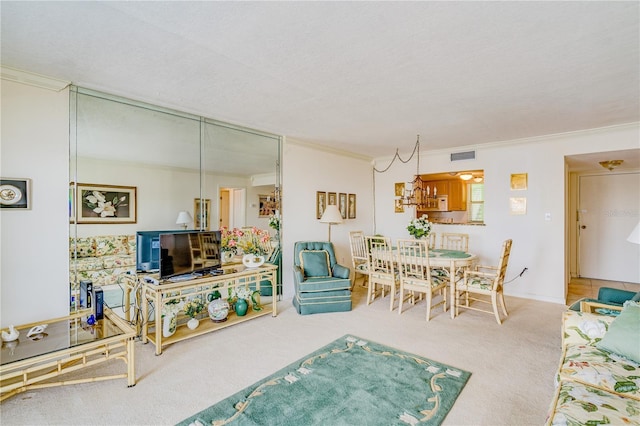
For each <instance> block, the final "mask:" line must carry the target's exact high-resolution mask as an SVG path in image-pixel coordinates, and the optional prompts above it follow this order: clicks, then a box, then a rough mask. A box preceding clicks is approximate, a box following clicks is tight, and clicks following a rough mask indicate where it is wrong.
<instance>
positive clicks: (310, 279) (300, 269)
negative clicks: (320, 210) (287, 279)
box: [293, 241, 351, 315]
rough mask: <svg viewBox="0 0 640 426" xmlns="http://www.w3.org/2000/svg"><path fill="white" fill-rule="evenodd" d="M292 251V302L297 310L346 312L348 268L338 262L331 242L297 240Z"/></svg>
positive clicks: (306, 312) (349, 307) (306, 311)
mask: <svg viewBox="0 0 640 426" xmlns="http://www.w3.org/2000/svg"><path fill="white" fill-rule="evenodd" d="M293 253H294V259H293V278H294V286H295V295H294V296H293V305H294V306H295V307H296V309H297V311H298V313H299V314H302V315H307V314H315V313H320V312H343V311H350V310H351V280H350V279H349V276H350V274H351V271H350V270H349V268H347V267H345V266H342V265H339V264H338V262H337V261H336V255H335V252H334V250H333V244H331V243H330V242H326V241H298V242H297V243H295V245H294V247H293Z"/></svg>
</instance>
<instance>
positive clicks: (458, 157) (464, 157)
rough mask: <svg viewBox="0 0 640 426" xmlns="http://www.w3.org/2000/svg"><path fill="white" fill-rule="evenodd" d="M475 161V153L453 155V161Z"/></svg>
mask: <svg viewBox="0 0 640 426" xmlns="http://www.w3.org/2000/svg"><path fill="white" fill-rule="evenodd" d="M475 159H476V152H475V151H466V152H454V153H453V154H451V161H460V160H475Z"/></svg>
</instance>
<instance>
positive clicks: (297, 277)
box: [293, 265, 304, 283]
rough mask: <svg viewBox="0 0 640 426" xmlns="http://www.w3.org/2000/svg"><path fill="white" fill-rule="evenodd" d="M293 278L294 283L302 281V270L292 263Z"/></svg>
mask: <svg viewBox="0 0 640 426" xmlns="http://www.w3.org/2000/svg"><path fill="white" fill-rule="evenodd" d="M293 279H294V281H295V282H296V283H301V282H303V281H304V272H302V268H301V267H300V266H298V265H293Z"/></svg>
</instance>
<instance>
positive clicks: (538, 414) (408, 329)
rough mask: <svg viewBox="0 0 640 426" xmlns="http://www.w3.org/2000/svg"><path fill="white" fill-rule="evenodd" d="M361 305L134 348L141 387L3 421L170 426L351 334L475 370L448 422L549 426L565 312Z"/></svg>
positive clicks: (30, 396)
mask: <svg viewBox="0 0 640 426" xmlns="http://www.w3.org/2000/svg"><path fill="white" fill-rule="evenodd" d="M353 301H354V307H353V310H352V311H351V312H340V313H330V314H317V315H307V316H300V315H298V314H297V313H296V311H295V309H294V308H293V306H292V305H291V300H290V298H288V299H285V300H282V301H281V302H280V303H279V304H278V306H279V315H278V316H277V317H275V318H272V317H269V316H264V317H261V318H258V319H255V320H253V321H248V322H245V323H242V324H238V325H236V326H233V327H229V328H226V329H224V330H220V331H218V332H215V333H210V334H207V335H203V336H199V337H197V338H194V339H190V340H186V341H183V342H179V343H177V344H174V345H171V346H169V347H167V348H165V350H164V351H163V353H162V355H160V356H155V354H154V347H153V346H152V345H151V344H147V345H143V344H141V343H140V342H136V345H135V347H136V377H137V385H136V386H134V387H132V388H127V386H126V382H125V380H124V379H119V380H111V381H104V382H95V383H85V384H79V385H72V386H65V387H58V388H49V389H40V390H35V391H29V392H25V393H22V394H19V395H17V396H14V397H12V398H10V399H8V400H6V401H4V402H3V403H2V405H1V406H0V424H2V425H3V426H8V425H48V424H54V425H66V424H69V425H71V424H73V425H87V424H94V425H173V424H176V423H178V422H180V421H182V420H184V419H186V418H188V417H189V416H191V415H193V414H195V413H198V412H199V411H201V410H204V409H205V408H207V407H209V406H211V404H213V403H215V402H217V401H222V400H223V399H225V398H227V397H228V396H229V395H233V394H234V393H236V392H238V391H240V390H242V389H244V388H246V387H247V386H250V385H251V384H253V383H256V382H257V381H258V380H260V379H262V378H264V377H266V376H268V375H270V374H272V373H273V372H275V371H278V370H280V369H282V368H284V367H285V366H287V365H289V364H291V363H292V362H294V361H296V360H298V359H300V358H302V357H303V356H305V355H306V354H309V353H311V352H313V351H315V350H317V349H318V348H319V347H322V346H324V345H327V344H328V343H330V342H332V341H334V340H336V339H338V338H340V337H341V336H344V335H345V334H353V335H355V336H366V337H367V338H370V339H371V340H373V341H376V342H383V343H384V344H386V345H388V346H390V347H393V348H401V349H402V350H404V351H406V352H409V353H413V354H416V355H419V356H422V357H425V358H429V359H432V360H437V361H440V362H442V363H445V364H448V365H452V366H456V367H460V368H464V369H465V370H467V371H470V372H472V373H473V375H472V376H471V377H470V379H469V381H468V382H467V384H466V386H465V388H464V390H463V391H462V393H461V394H460V395H459V397H458V399H457V400H456V402H455V404H454V405H453V408H452V409H451V411H450V412H449V413H448V414H447V417H446V418H445V420H444V422H443V425H456V426H458V425H539V424H543V423H544V421H545V417H546V413H547V409H548V407H549V404H550V403H551V400H552V398H553V391H554V375H555V372H556V371H557V368H558V363H559V361H560V342H561V335H560V324H561V315H562V312H563V311H564V310H565V309H566V307H565V306H564V305H559V304H553V303H545V302H538V301H533V300H527V299H519V298H512V297H507V298H506V303H507V309H508V310H509V313H510V315H509V317H508V318H507V319H506V320H505V321H504V322H503V324H502V325H498V324H497V323H496V321H495V319H494V318H493V316H491V315H487V314H483V313H480V312H470V311H468V312H461V314H460V316H458V317H457V318H456V319H454V320H452V319H451V318H450V317H449V314H448V313H447V314H444V313H443V312H442V310H441V309H440V308H438V309H435V311H434V312H433V313H432V315H433V318H432V320H431V321H430V322H429V323H427V322H425V319H424V316H425V306H424V303H422V304H417V305H416V306H413V307H412V306H408V307H407V308H406V310H405V311H404V312H403V313H402V315H398V310H397V309H395V310H394V311H393V312H390V311H389V303H388V299H383V300H377V301H375V302H374V303H372V304H371V305H369V306H367V305H366V291H365V290H364V289H363V288H362V287H359V286H358V287H356V291H355V293H354V295H353ZM115 366H116V367H118V368H121V367H120V363H118V364H115ZM101 368H102V367H101ZM106 368H108V369H113V368H115V367H106ZM325 424H326V423H325Z"/></svg>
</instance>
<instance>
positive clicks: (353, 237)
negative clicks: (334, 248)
mask: <svg viewBox="0 0 640 426" xmlns="http://www.w3.org/2000/svg"><path fill="white" fill-rule="evenodd" d="M349 245H350V246H351V265H352V266H353V283H352V289H353V286H355V285H356V280H357V278H358V275H361V276H362V285H363V286H366V284H367V278H368V277H369V271H368V269H367V264H368V259H367V246H366V243H365V241H364V232H362V231H351V232H349Z"/></svg>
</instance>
